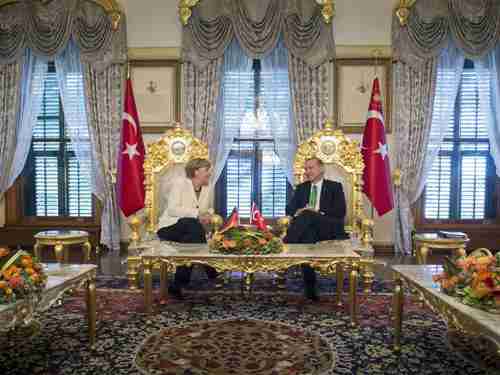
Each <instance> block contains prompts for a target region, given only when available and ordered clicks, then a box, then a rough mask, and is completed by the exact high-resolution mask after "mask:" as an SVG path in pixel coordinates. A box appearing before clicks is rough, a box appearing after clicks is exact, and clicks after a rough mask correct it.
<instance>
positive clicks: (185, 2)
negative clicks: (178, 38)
mask: <svg viewBox="0 0 500 375" xmlns="http://www.w3.org/2000/svg"><path fill="white" fill-rule="evenodd" d="M199 1H200V0H180V1H179V18H180V20H181V23H182V25H183V26H186V25H187V24H188V22H189V19H190V18H191V15H192V14H193V12H192V11H191V8H194V7H195V6H196V5H197V4H198V2H199Z"/></svg>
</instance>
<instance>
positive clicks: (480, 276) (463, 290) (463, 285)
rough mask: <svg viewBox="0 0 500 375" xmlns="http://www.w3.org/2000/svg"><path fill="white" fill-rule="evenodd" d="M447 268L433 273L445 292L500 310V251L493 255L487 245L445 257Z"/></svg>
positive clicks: (466, 300) (487, 308) (492, 309)
mask: <svg viewBox="0 0 500 375" xmlns="http://www.w3.org/2000/svg"><path fill="white" fill-rule="evenodd" d="M443 268H444V272H443V273H441V274H439V275H436V276H434V281H436V282H438V283H439V284H440V285H441V288H442V290H443V292H444V293H447V294H449V295H452V296H456V297H457V298H459V299H460V300H461V301H462V303H464V304H467V305H470V306H473V307H478V308H481V309H483V310H487V311H489V312H492V313H497V314H500V252H499V253H497V255H496V256H492V255H491V253H490V251H489V250H487V249H478V250H476V251H474V252H473V253H472V254H471V255H469V256H467V257H465V256H462V257H458V258H454V259H450V258H445V263H444V265H443Z"/></svg>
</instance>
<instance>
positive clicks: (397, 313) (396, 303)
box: [393, 275, 404, 352]
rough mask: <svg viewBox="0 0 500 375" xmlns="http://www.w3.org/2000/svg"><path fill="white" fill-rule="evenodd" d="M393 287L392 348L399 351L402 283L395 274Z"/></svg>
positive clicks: (401, 318)
mask: <svg viewBox="0 0 500 375" xmlns="http://www.w3.org/2000/svg"><path fill="white" fill-rule="evenodd" d="M394 281H395V283H396V285H395V287H394V300H393V310H394V311H393V314H394V350H395V351H397V352H399V351H400V350H401V329H402V325H403V302H404V294H403V283H402V280H401V278H400V277H399V275H396V278H395V280H394Z"/></svg>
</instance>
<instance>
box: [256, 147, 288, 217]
mask: <svg viewBox="0 0 500 375" xmlns="http://www.w3.org/2000/svg"><path fill="white" fill-rule="evenodd" d="M260 148H261V158H262V167H261V168H262V170H261V181H260V183H261V187H260V188H261V190H260V191H261V205H262V207H261V209H262V215H263V216H264V217H279V216H285V206H286V190H287V180H286V177H285V174H284V173H283V171H282V169H281V167H280V162H279V158H278V156H277V155H276V152H275V150H274V142H267V143H261V144H260Z"/></svg>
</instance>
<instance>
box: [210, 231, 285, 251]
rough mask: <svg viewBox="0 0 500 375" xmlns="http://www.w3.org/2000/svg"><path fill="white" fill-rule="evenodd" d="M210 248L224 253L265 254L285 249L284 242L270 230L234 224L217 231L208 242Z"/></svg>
mask: <svg viewBox="0 0 500 375" xmlns="http://www.w3.org/2000/svg"><path fill="white" fill-rule="evenodd" d="M208 245H209V247H210V250H212V251H215V252H219V253H223V254H238V255H265V254H278V253H281V252H282V251H283V242H282V241H281V239H280V238H279V237H276V236H274V235H273V234H272V233H271V232H269V231H258V230H255V229H253V228H250V227H243V226H234V227H231V228H229V229H227V230H225V231H223V232H215V233H214V235H213V236H212V238H211V239H210V241H209V242H208Z"/></svg>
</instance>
